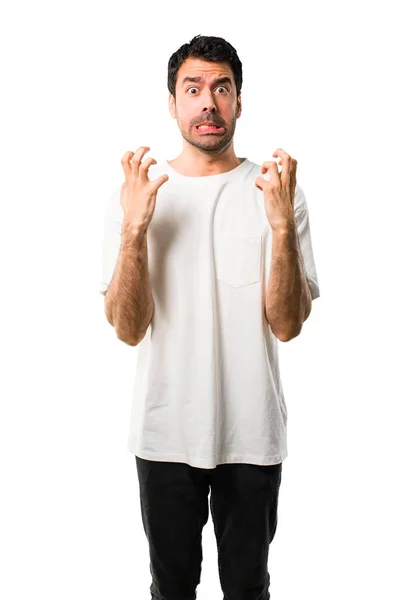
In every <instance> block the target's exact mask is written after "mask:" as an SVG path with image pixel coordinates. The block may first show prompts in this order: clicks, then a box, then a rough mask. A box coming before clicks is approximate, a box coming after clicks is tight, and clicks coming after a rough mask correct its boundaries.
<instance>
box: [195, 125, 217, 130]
mask: <svg viewBox="0 0 400 600" xmlns="http://www.w3.org/2000/svg"><path fill="white" fill-rule="evenodd" d="M198 129H219V126H218V125H199V127H198Z"/></svg>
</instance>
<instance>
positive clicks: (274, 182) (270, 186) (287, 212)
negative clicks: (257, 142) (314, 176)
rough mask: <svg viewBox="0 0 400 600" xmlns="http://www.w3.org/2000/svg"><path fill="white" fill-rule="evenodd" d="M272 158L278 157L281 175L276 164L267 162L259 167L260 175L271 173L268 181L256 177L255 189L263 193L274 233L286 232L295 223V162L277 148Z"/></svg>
mask: <svg viewBox="0 0 400 600" xmlns="http://www.w3.org/2000/svg"><path fill="white" fill-rule="evenodd" d="M272 156H279V157H280V158H279V160H280V166H282V171H281V173H279V172H278V164H277V163H276V162H275V161H273V160H267V161H265V162H263V163H262V165H261V173H263V174H264V173H266V172H267V171H268V169H269V170H270V171H271V177H270V179H269V181H267V180H266V179H264V178H263V177H256V179H255V181H254V183H255V184H256V187H257V188H258V189H260V190H262V191H263V192H264V203H265V212H266V214H267V218H268V221H269V223H270V225H271V228H272V229H273V230H274V231H286V230H287V229H288V228H289V227H290V226H291V225H293V224H294V223H295V218H294V194H295V188H296V169H297V160H296V159H294V158H292V157H291V156H289V154H288V153H287V152H285V151H284V150H282V148H277V149H276V150H275V152H274V153H273V155H272Z"/></svg>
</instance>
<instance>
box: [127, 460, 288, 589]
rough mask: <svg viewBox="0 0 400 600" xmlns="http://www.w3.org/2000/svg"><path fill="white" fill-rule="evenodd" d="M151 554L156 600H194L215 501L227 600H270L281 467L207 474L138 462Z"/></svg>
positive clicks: (238, 467)
mask: <svg viewBox="0 0 400 600" xmlns="http://www.w3.org/2000/svg"><path fill="white" fill-rule="evenodd" d="M136 465H137V472H138V478H139V486H140V504H141V512H142V520H143V525H144V530H145V533H146V537H147V539H148V542H149V549H150V572H151V576H152V583H151V585H150V592H151V599H152V600H195V599H196V587H197V585H198V584H199V583H200V573H201V563H202V559H203V554H202V542H201V541H202V529H203V527H204V525H205V524H206V523H207V520H208V493H209V489H210V488H211V496H210V506H211V515H212V519H213V522H214V531H215V536H216V540H217V548H218V570H219V578H220V582H221V588H222V591H223V594H224V598H223V600H269V598H270V593H269V584H270V576H269V572H268V568H267V562H268V550H269V544H270V543H271V542H272V540H273V538H274V535H275V531H276V526H277V521H278V519H277V508H278V494H279V487H280V483H281V473H282V463H279V464H276V465H261V466H260V465H253V464H247V463H246V464H242V463H228V464H223V465H217V467H216V468H215V469H201V468H197V467H192V466H190V465H188V464H186V463H177V462H160V461H150V460H145V459H143V458H139V457H138V456H136Z"/></svg>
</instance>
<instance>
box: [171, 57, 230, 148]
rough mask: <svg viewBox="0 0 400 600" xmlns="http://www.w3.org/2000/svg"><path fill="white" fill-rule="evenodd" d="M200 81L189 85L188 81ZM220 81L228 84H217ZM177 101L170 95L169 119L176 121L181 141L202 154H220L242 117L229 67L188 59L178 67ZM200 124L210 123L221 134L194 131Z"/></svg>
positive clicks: (190, 82)
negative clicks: (237, 121) (214, 124)
mask: <svg viewBox="0 0 400 600" xmlns="http://www.w3.org/2000/svg"><path fill="white" fill-rule="evenodd" d="M194 77H196V78H200V79H199V80H196V81H190V80H188V79H187V78H194ZM221 78H229V80H225V81H219V79H221ZM175 89H176V101H175V100H174V97H173V96H172V94H170V95H169V107H170V113H171V116H172V117H174V118H176V120H177V123H178V127H179V129H180V131H181V134H182V136H183V138H184V139H185V140H186V141H187V142H188V143H189V144H191V145H192V146H194V147H196V148H198V149H199V150H202V151H204V152H209V153H213V152H216V151H217V152H220V151H221V150H223V149H224V148H226V147H227V146H228V145H229V144H230V142H231V140H232V138H233V135H234V133H235V128H236V119H237V118H239V116H240V113H241V99H240V95H239V98H238V97H237V95H236V85H235V80H234V76H233V72H232V70H231V67H230V65H229V63H212V62H207V61H204V60H201V59H197V58H188V59H187V60H186V61H185V62H184V63H183V64H182V65H181V67H180V69H179V71H178V75H177V80H176V88H175ZM203 121H213V122H214V123H216V124H217V125H220V126H222V127H223V129H222V130H218V131H216V132H209V131H206V130H202V129H197V128H196V125H199V124H200V123H202V122H203Z"/></svg>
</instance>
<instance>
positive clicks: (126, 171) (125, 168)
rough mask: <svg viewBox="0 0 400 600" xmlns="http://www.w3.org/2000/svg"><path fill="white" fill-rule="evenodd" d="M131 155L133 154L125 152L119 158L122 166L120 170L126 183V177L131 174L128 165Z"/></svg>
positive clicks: (130, 168) (129, 165)
mask: <svg viewBox="0 0 400 600" xmlns="http://www.w3.org/2000/svg"><path fill="white" fill-rule="evenodd" d="M133 155H134V153H133V152H131V151H130V150H129V151H128V152H125V154H124V155H123V157H122V158H121V165H122V169H123V171H124V175H125V180H126V181H127V179H128V177H129V176H130V174H131V173H132V167H131V164H130V160H131V158H132V156H133Z"/></svg>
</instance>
